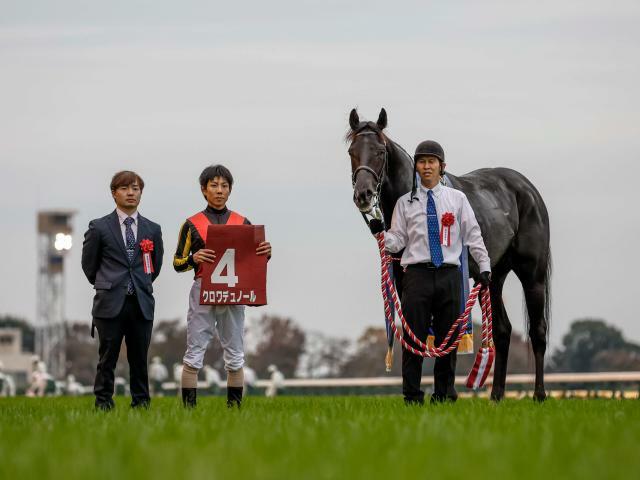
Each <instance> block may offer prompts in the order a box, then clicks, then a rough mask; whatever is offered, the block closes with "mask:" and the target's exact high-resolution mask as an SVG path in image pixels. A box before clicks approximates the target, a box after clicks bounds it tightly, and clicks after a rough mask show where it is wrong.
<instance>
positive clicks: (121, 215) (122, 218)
mask: <svg viewBox="0 0 640 480" xmlns="http://www.w3.org/2000/svg"><path fill="white" fill-rule="evenodd" d="M116 213H117V214H118V221H119V222H120V231H121V232H122V240H124V246H125V248H126V246H127V226H126V225H125V224H124V221H125V220H126V219H127V217H131V218H133V223H132V224H131V230H133V237H134V238H135V239H136V240H137V239H138V211H137V210H136V211H135V212H133V213H132V214H131V215H127V214H126V213H124V212H123V211H122V210H120V209H119V208H116Z"/></svg>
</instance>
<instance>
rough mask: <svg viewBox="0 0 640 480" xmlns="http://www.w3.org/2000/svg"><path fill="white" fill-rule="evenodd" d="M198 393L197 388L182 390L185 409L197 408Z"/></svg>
mask: <svg viewBox="0 0 640 480" xmlns="http://www.w3.org/2000/svg"><path fill="white" fill-rule="evenodd" d="M197 391H198V390H197V389H196V388H183V389H182V405H184V407H185V408H195V406H196V392H197Z"/></svg>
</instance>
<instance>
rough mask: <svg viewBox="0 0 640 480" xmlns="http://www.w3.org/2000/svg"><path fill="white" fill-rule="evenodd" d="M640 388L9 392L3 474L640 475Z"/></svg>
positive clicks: (0, 436) (1, 439)
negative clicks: (558, 394) (454, 393)
mask: <svg viewBox="0 0 640 480" xmlns="http://www.w3.org/2000/svg"><path fill="white" fill-rule="evenodd" d="M638 472H640V402H638V401H637V400H549V401H547V402H546V403H544V404H542V405H538V404H534V403H533V402H532V401H531V400H506V401H504V402H502V403H500V404H498V405H495V404H493V403H491V402H490V401H488V400H481V399H466V400H460V401H458V403H456V404H453V405H451V404H450V405H438V406H431V405H426V406H424V407H405V406H404V405H403V404H402V401H401V399H400V398H399V397H308V398H301V397H291V398H276V399H265V398H248V399H246V400H245V404H244V405H243V408H242V410H240V411H229V410H227V408H226V407H225V405H224V401H223V399H222V398H219V397H218V398H201V399H199V404H198V408H197V409H196V410H195V411H185V410H184V409H182V408H181V407H180V406H179V404H178V400H177V399H175V398H160V399H154V400H153V404H152V408H151V409H150V410H149V411H131V410H130V409H129V407H128V402H127V399H124V398H121V399H118V400H117V408H116V409H115V410H114V411H112V412H108V413H104V412H95V411H94V410H93V409H92V399H90V398H88V397H85V398H45V399H29V398H14V399H0V479H12V480H13V479H25V478H34V479H44V478H64V479H66V480H72V479H103V478H104V479H126V478H135V479H145V478H151V479H165V478H167V479H175V480H178V479H180V480H182V479H202V478H229V479H240V478H273V479H283V478H304V479H307V478H326V479H334V478H349V479H356V478H357V479H360V478H384V479H394V480H395V479H400V478H402V479H404V478H407V479H408V478H434V479H435V478H438V479H442V478H458V479H459V478H467V479H471V478H494V479H495V478H498V479H501V478H516V477H517V478H536V479H541V478H579V479H584V478H607V479H609V478H638Z"/></svg>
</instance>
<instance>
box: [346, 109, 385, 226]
mask: <svg viewBox="0 0 640 480" xmlns="http://www.w3.org/2000/svg"><path fill="white" fill-rule="evenodd" d="M349 126H350V127H351V130H350V131H349V133H347V141H349V142H350V145H349V156H350V157H351V181H352V183H353V202H354V203H355V204H356V207H358V209H359V210H360V211H361V212H363V213H368V212H370V211H371V209H372V208H373V207H374V206H375V205H376V203H377V201H378V200H379V199H378V195H380V188H381V187H382V182H383V180H384V178H385V175H386V169H387V137H386V136H385V135H384V133H382V131H383V130H384V129H385V127H386V126H387V112H386V111H385V109H384V108H383V109H381V110H380V115H379V116H378V121H377V122H375V123H374V122H361V121H360V117H359V116H358V112H357V111H356V109H355V108H354V109H353V110H351V114H350V115H349Z"/></svg>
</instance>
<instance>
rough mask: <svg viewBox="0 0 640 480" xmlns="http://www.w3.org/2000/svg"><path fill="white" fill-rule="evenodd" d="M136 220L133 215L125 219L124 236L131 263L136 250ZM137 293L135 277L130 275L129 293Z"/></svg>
mask: <svg viewBox="0 0 640 480" xmlns="http://www.w3.org/2000/svg"><path fill="white" fill-rule="evenodd" d="M134 221H135V220H134V219H133V218H131V217H127V218H125V219H124V226H125V229H124V236H125V238H126V239H127V257H128V258H129V264H131V262H132V261H133V254H134V253H135V251H136V237H135V235H134V234H133V228H131V225H132V224H133V222H134ZM134 293H135V289H134V288H133V279H132V278H131V275H129V283H127V295H133V294H134Z"/></svg>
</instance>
